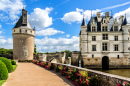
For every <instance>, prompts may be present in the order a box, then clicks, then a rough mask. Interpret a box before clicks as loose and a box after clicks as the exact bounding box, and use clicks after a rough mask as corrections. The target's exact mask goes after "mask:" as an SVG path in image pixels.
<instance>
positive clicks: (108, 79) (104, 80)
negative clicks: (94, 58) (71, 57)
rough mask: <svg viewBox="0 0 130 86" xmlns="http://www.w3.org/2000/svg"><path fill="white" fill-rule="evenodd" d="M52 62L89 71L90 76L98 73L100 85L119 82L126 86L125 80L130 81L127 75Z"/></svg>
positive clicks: (106, 85)
mask: <svg viewBox="0 0 130 86" xmlns="http://www.w3.org/2000/svg"><path fill="white" fill-rule="evenodd" d="M47 63H51V62H47ZM52 64H54V65H55V64H57V65H59V66H64V67H68V68H69V69H76V70H78V71H88V75H89V76H95V75H97V76H98V77H99V79H100V86H117V85H118V84H121V85H120V86H126V85H124V82H126V83H130V78H127V77H122V76H118V75H113V74H108V73H104V72H100V71H95V70H91V69H84V68H81V67H76V66H70V65H66V64H60V63H52Z"/></svg>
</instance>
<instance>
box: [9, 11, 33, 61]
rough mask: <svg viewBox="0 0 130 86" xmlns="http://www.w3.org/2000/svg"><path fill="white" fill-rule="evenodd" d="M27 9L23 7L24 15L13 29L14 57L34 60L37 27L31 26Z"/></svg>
mask: <svg viewBox="0 0 130 86" xmlns="http://www.w3.org/2000/svg"><path fill="white" fill-rule="evenodd" d="M27 13H28V12H27V11H26V10H25V9H24V8H23V9H22V15H21V17H20V18H19V20H18V22H17V23H16V25H15V27H14V28H13V29H12V35H13V59H16V60H32V59H33V52H34V40H35V27H34V29H33V28H32V27H31V25H30V23H29V21H28V16H27Z"/></svg>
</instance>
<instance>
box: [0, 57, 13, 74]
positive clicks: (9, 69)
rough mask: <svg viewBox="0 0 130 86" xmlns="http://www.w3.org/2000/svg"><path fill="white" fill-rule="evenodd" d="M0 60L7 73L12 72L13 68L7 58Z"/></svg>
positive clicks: (0, 58)
mask: <svg viewBox="0 0 130 86" xmlns="http://www.w3.org/2000/svg"><path fill="white" fill-rule="evenodd" d="M0 60H1V61H2V62H3V63H4V64H5V65H6V67H7V69H8V72H9V73H10V72H12V71H13V66H12V64H11V62H10V60H8V59H7V58H4V57H0Z"/></svg>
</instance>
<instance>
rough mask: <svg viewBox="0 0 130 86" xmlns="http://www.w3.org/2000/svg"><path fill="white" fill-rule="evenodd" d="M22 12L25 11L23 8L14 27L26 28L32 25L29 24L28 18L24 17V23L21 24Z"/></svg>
mask: <svg viewBox="0 0 130 86" xmlns="http://www.w3.org/2000/svg"><path fill="white" fill-rule="evenodd" d="M23 12H27V11H26V10H25V9H22V15H21V17H20V18H19V20H18V21H17V23H16V25H15V27H14V28H28V29H32V26H31V25H30V23H29V21H28V18H27V17H26V19H25V20H27V23H26V24H23V16H24V15H23Z"/></svg>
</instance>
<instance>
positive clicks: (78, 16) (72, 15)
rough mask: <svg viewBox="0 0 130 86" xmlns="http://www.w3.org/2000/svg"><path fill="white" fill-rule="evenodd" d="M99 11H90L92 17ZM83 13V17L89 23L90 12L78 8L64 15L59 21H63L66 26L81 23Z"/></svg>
mask: <svg viewBox="0 0 130 86" xmlns="http://www.w3.org/2000/svg"><path fill="white" fill-rule="evenodd" d="M99 11H101V10H99V9H96V10H92V15H96V13H97V12H99ZM83 13H84V17H85V18H86V19H87V20H88V21H89V20H90V18H91V10H83V9H79V8H76V11H72V12H69V13H66V14H65V15H64V16H63V18H61V20H63V21H64V22H65V23H68V24H71V23H73V22H77V23H81V21H82V19H83Z"/></svg>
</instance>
